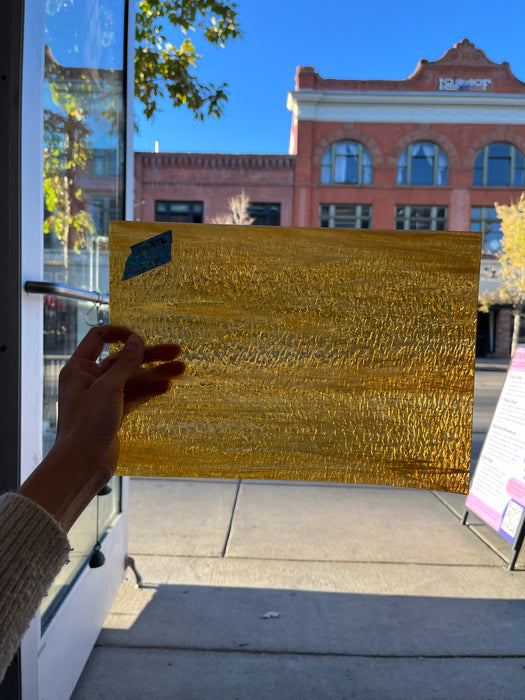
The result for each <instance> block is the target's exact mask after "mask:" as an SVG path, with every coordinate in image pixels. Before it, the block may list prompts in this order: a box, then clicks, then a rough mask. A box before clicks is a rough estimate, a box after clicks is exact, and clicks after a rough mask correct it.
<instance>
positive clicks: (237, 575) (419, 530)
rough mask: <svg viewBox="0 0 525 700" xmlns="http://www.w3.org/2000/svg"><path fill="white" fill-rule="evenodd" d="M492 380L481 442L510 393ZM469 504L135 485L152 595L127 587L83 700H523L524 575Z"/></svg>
mask: <svg viewBox="0 0 525 700" xmlns="http://www.w3.org/2000/svg"><path fill="white" fill-rule="evenodd" d="M483 374H485V373H483ZM488 374H490V376H486V377H484V378H483V379H482V380H481V381H480V383H479V386H478V384H477V390H478V394H477V413H476V420H475V426H474V428H475V435H478V436H481V435H482V434H483V433H484V432H486V429H487V427H488V423H489V422H490V416H491V414H492V410H493V408H494V402H493V401H492V404H491V405H489V404H490V400H489V399H490V397H491V396H493V395H494V391H493V388H494V385H495V384H498V382H499V383H500V384H501V383H502V381H503V379H504V376H501V375H500V376H499V377H497V373H487V375H488ZM498 386H499V385H498ZM491 387H492V388H491ZM484 392H485V393H484ZM464 500H465V498H464V496H458V495H450V494H448V495H447V494H440V493H434V492H428V491H417V490H409V489H392V488H385V487H368V486H348V485H333V484H330V485H329V484H305V483H288V482H248V481H243V482H237V481H227V480H224V481H195V480H169V479H160V480H158V479H132V480H131V497H130V501H131V502H130V546H129V550H130V553H131V554H132V555H133V556H134V557H135V559H136V563H137V566H138V568H139V571H140V572H141V574H142V576H143V578H144V584H145V585H144V588H142V589H137V588H135V586H134V579H133V577H132V576H131V575H128V577H127V580H126V581H125V582H124V583H123V585H122V587H121V589H120V592H119V595H118V597H117V599H116V600H115V603H114V605H113V608H112V610H111V612H110V614H109V616H108V618H107V619H106V622H105V625H104V629H103V630H102V633H101V635H100V638H99V640H98V643H97V646H96V647H95V649H94V651H93V653H92V655H91V657H90V660H89V662H88V665H87V667H86V669H85V671H84V673H83V675H82V677H81V679H80V681H79V683H78V685H77V688H76V691H75V693H74V695H73V698H74V699H75V700H87V698H89V699H90V700H91V699H92V698H99V699H101V700H110V699H111V700H115V699H119V698H125V699H127V700H128V699H129V700H134V699H137V700H139V699H140V700H141V699H142V698H152V699H154V700H157V699H159V700H160V699H164V698H170V699H171V698H174V699H175V698H177V699H178V698H181V699H183V700H187V699H188V700H189V699H195V700H215V699H217V700H222V699H227V700H230V699H235V698H238V699H240V700H241V699H242V700H244V699H245V698H246V699H250V700H252V699H253V700H259V699H261V700H263V699H270V698H272V699H276V700H281V699H283V700H287V699H290V700H296V699H297V700H299V699H304V698H307V699H309V698H312V699H315V700H317V699H318V698H323V699H324V698H327V699H331V698H338V699H347V698H348V699H351V698H356V699H357V700H383V699H385V700H397V699H399V700H401V699H402V700H412V699H415V700H426V699H427V698H438V699H439V700H443V699H444V698H454V699H456V698H457V699H458V700H469V699H472V700H489V699H490V700H505V699H506V698H509V699H510V698H512V699H513V700H516V699H517V698H522V697H525V670H524V669H525V627H524V624H523V622H524V620H525V602H524V601H523V594H524V583H525V558H524V556H523V555H522V556H521V557H520V560H519V561H518V570H517V571H515V572H512V573H511V572H508V571H507V570H506V563H505V561H504V559H505V558H506V557H508V555H509V549H510V548H509V547H508V546H507V545H506V544H505V542H504V541H503V540H502V539H501V538H499V537H498V536H497V535H495V533H492V531H490V530H489V528H487V527H486V526H485V525H483V524H482V523H481V522H480V521H477V520H474V519H473V520H472V527H471V528H467V527H464V526H461V525H460V517H461V515H462V512H463V504H464ZM478 535H480V536H481V538H484V539H481V538H480V536H478Z"/></svg>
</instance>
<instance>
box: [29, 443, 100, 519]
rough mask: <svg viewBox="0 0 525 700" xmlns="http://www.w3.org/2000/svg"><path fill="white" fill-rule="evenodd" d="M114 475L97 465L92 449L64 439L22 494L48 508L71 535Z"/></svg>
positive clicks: (54, 448)
mask: <svg viewBox="0 0 525 700" xmlns="http://www.w3.org/2000/svg"><path fill="white" fill-rule="evenodd" d="M111 476H112V469H111V468H108V467H107V466H106V467H105V468H104V467H103V465H100V464H97V463H96V460H95V458H94V457H93V456H92V455H90V450H89V449H87V448H86V449H79V447H78V446H76V444H75V443H74V441H72V440H67V439H66V440H64V439H61V440H57V442H56V443H55V445H54V446H53V447H52V449H51V450H50V452H49V454H48V455H47V456H46V457H45V459H44V460H43V461H42V462H41V463H40V465H39V466H38V467H37V468H36V469H35V471H34V472H33V473H32V474H31V475H30V476H29V478H28V479H27V480H26V481H25V482H24V483H23V484H22V486H21V487H20V489H19V492H20V493H21V494H22V495H23V496H26V497H27V498H30V499H31V500H33V501H35V502H36V503H38V504H39V505H40V506H42V507H43V508H45V510H47V512H48V513H49V514H50V515H51V516H52V517H53V518H54V519H55V520H56V521H57V522H58V524H59V525H60V526H61V527H62V529H63V530H64V531H65V532H67V531H68V530H69V529H70V528H71V526H72V525H73V523H74V522H75V521H76V519H77V518H78V516H79V515H80V514H81V513H82V511H83V510H84V509H85V507H86V506H87V505H88V503H89V502H90V501H91V500H92V499H93V498H94V496H96V494H97V493H98V492H99V491H100V489H101V488H102V487H103V486H104V485H105V484H106V483H107V482H108V481H109V479H110V478H111Z"/></svg>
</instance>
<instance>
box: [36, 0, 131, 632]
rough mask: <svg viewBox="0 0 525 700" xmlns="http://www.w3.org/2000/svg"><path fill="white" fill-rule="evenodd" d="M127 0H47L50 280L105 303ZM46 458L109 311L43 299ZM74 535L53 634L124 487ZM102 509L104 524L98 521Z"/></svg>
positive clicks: (57, 588)
mask: <svg viewBox="0 0 525 700" xmlns="http://www.w3.org/2000/svg"><path fill="white" fill-rule="evenodd" d="M124 20H125V1H124V0H89V2H88V1H87V0H68V2H63V1H62V0H46V30H45V31H46V54H45V81H44V173H43V187H44V205H45V206H44V279H45V280H46V281H50V282H60V283H63V284H67V285H70V286H72V287H78V288H82V289H88V290H93V291H98V292H101V293H103V294H107V293H108V291H109V273H108V244H107V243H108V239H107V236H108V221H109V220H110V219H122V218H124V182H123V173H124V119H125V111H124V70H123V69H124ZM43 303H44V329H43V331H44V338H43V344H44V368H43V371H44V403H43V434H44V439H43V454H44V455H45V454H46V453H47V451H48V450H49V449H50V447H51V445H52V444H53V442H54V438H55V432H56V422H57V401H58V394H57V391H58V375H59V372H60V369H61V368H62V366H63V365H64V363H65V362H66V361H67V359H68V358H69V356H70V354H71V352H72V351H73V350H74V348H75V347H76V345H77V344H78V342H79V341H80V339H81V338H82V337H83V336H84V335H85V333H86V332H87V331H88V330H89V326H90V325H94V324H96V323H97V320H99V321H102V322H107V320H108V319H107V308H106V309H103V308H101V309H98V311H97V310H95V309H94V308H93V306H92V305H90V304H87V303H85V302H77V301H73V300H70V299H61V298H58V297H52V296H46V297H44V302H43ZM113 481H114V484H113V486H112V491H111V493H110V495H106V496H99V497H98V499H99V501H102V500H103V499H106V500H105V501H104V503H100V505H99V508H98V509H97V508H96V501H95V502H94V503H93V504H92V505H91V506H90V507H89V508H88V509H87V510H86V511H85V513H84V514H83V515H82V517H81V518H80V519H79V520H78V521H77V523H76V524H75V527H74V528H73V530H72V531H71V533H70V541H71V544H72V547H73V548H74V551H75V556H74V557H72V564H71V565H70V566H68V567H65V568H64V569H63V571H62V572H61V573H60V575H59V577H58V578H57V580H56V581H55V584H54V586H53V588H52V590H51V591H50V595H49V596H48V598H46V600H45V603H44V607H43V611H44V610H45V614H44V615H43V617H42V621H43V625H44V626H45V625H46V624H47V623H48V621H49V619H50V617H51V616H52V615H53V612H54V610H55V609H56V608H57V606H58V605H59V603H60V601H61V599H62V598H63V596H64V595H65V593H66V592H67V590H68V587H69V586H70V584H71V582H72V581H73V580H74V579H75V577H76V576H77V575H78V572H79V571H80V570H81V569H82V567H83V566H84V564H85V562H86V559H87V557H88V555H89V553H90V552H91V549H92V548H93V545H94V544H95V542H96V538H97V535H98V536H100V537H102V536H103V532H104V527H106V526H108V525H109V524H110V523H111V522H112V520H113V519H114V517H115V516H116V514H118V512H119V510H120V480H118V479H115V480H113ZM97 510H98V512H99V517H98V518H97Z"/></svg>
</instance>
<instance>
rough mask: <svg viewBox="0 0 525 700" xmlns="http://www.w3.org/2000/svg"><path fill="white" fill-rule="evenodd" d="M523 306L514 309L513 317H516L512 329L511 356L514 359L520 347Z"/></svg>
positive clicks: (517, 305) (518, 305)
mask: <svg viewBox="0 0 525 700" xmlns="http://www.w3.org/2000/svg"><path fill="white" fill-rule="evenodd" d="M523 308H524V305H523V304H516V305H515V306H514V308H513V309H512V315H513V317H514V324H513V327H512V344H511V347H510V356H511V357H514V352H515V351H516V348H517V347H518V341H519V337H520V323H521V315H522V313H523Z"/></svg>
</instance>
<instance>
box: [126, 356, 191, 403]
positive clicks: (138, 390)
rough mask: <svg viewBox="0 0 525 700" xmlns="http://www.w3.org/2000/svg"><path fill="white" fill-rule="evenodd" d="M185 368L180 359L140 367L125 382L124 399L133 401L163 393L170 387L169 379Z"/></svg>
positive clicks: (181, 372)
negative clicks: (149, 367)
mask: <svg viewBox="0 0 525 700" xmlns="http://www.w3.org/2000/svg"><path fill="white" fill-rule="evenodd" d="M185 369H186V365H185V364H184V362H180V361H175V362H169V363H166V364H165V365H159V366H158V367H155V368H153V369H142V370H140V371H139V372H136V373H135V374H134V375H133V376H132V377H130V379H129V380H128V381H127V382H126V386H125V387H124V399H125V400H126V401H135V400H137V399H142V398H149V397H151V396H158V395H159V394H163V393H165V392H166V391H168V389H169V387H170V379H173V378H174V377H178V376H180V375H181V374H183V372H184V370H185Z"/></svg>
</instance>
